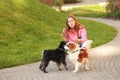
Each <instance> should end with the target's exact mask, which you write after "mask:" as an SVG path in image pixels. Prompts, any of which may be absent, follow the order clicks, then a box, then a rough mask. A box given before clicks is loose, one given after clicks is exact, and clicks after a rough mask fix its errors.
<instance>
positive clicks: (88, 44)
mask: <svg viewBox="0 0 120 80" xmlns="http://www.w3.org/2000/svg"><path fill="white" fill-rule="evenodd" d="M92 42H93V41H92V40H87V41H85V42H84V43H83V45H82V48H84V47H85V48H87V50H88V49H90V48H91V44H92Z"/></svg>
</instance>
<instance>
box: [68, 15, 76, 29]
mask: <svg viewBox="0 0 120 80" xmlns="http://www.w3.org/2000/svg"><path fill="white" fill-rule="evenodd" d="M68 25H69V27H70V28H74V26H75V20H74V19H73V18H71V17H69V18H68Z"/></svg>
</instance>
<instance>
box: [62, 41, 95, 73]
mask: <svg viewBox="0 0 120 80" xmlns="http://www.w3.org/2000/svg"><path fill="white" fill-rule="evenodd" d="M92 42H93V41H92V40H87V41H85V42H84V43H83V45H82V48H80V47H79V44H77V43H74V42H68V43H67V44H66V45H65V47H64V48H65V49H66V50H67V53H68V55H69V59H70V61H71V62H72V63H74V64H75V70H74V71H73V72H74V73H76V72H78V71H79V68H80V66H81V64H82V63H85V69H86V70H90V68H89V67H88V49H90V47H91V44H92Z"/></svg>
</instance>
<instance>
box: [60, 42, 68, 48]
mask: <svg viewBox="0 0 120 80" xmlns="http://www.w3.org/2000/svg"><path fill="white" fill-rule="evenodd" d="M64 45H66V42H65V41H61V42H60V44H59V46H58V48H64Z"/></svg>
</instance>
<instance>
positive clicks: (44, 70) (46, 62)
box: [43, 61, 49, 73]
mask: <svg viewBox="0 0 120 80" xmlns="http://www.w3.org/2000/svg"><path fill="white" fill-rule="evenodd" d="M48 64H49V61H44V63H43V72H44V73H48V72H47V71H46V68H47V66H48Z"/></svg>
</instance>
